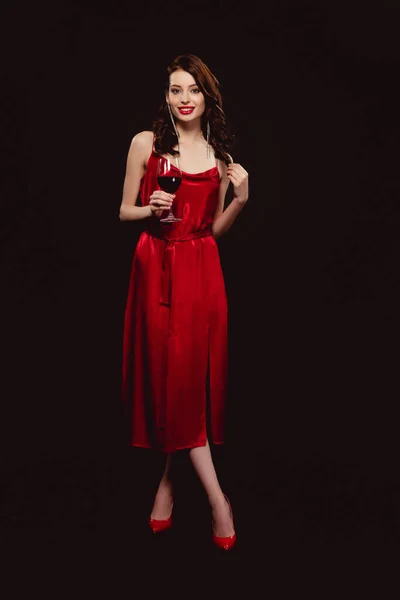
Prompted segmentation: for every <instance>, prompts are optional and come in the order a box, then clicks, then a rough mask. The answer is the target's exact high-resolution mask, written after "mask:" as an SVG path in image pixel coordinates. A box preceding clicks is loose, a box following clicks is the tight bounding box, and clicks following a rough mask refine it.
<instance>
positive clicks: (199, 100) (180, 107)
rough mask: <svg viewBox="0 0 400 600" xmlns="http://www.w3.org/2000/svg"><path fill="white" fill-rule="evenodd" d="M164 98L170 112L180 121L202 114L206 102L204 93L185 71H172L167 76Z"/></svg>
mask: <svg viewBox="0 0 400 600" xmlns="http://www.w3.org/2000/svg"><path fill="white" fill-rule="evenodd" d="M166 100H167V102H168V103H169V104H170V106H171V109H172V114H173V115H174V117H176V118H177V119H180V120H181V121H193V120H194V119H196V118H197V119H198V118H200V117H201V115H202V114H203V112H204V110H205V108H206V103H205V100H204V95H203V93H202V92H201V90H200V88H199V86H198V85H197V83H196V80H195V79H194V77H193V75H191V74H190V73H188V72H187V71H182V70H179V71H174V72H173V73H171V75H170V77H169V90H168V93H167V95H166Z"/></svg>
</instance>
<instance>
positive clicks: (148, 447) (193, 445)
mask: <svg viewBox="0 0 400 600" xmlns="http://www.w3.org/2000/svg"><path fill="white" fill-rule="evenodd" d="M211 443H212V444H214V445H216V446H222V445H223V444H224V443H225V442H213V441H212V440H211ZM205 445H206V444H192V445H190V446H179V447H177V448H174V450H169V451H166V450H164V448H158V447H156V446H151V445H145V444H133V443H131V444H130V446H131V447H132V448H147V449H148V450H161V451H162V452H166V453H169V452H176V451H177V450H188V449H191V448H204V446H205Z"/></svg>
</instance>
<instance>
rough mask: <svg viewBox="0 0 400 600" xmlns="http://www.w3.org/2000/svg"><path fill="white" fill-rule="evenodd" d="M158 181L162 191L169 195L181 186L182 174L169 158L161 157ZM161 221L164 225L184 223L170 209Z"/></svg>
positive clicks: (158, 167) (158, 165) (158, 166)
mask: <svg viewBox="0 0 400 600" xmlns="http://www.w3.org/2000/svg"><path fill="white" fill-rule="evenodd" d="M157 181H158V185H159V186H160V188H161V189H162V190H164V191H165V192H167V193H168V194H174V193H175V192H176V190H177V189H178V187H179V186H180V185H181V181H182V172H181V170H180V169H179V168H178V167H176V166H175V165H173V164H172V163H171V160H170V159H169V158H165V157H164V156H161V157H160V158H159V159H158V164H157ZM160 221H161V222H162V223H174V222H175V221H182V219H180V218H179V217H175V216H174V215H173V213H172V210H171V209H169V213H168V215H167V216H166V217H164V218H163V219H160Z"/></svg>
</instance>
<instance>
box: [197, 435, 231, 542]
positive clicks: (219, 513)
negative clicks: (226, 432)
mask: <svg viewBox="0 0 400 600" xmlns="http://www.w3.org/2000/svg"><path fill="white" fill-rule="evenodd" d="M189 453H190V459H191V461H192V463H193V466H194V468H195V470H196V472H197V475H198V476H199V478H200V481H201V483H202V484H203V487H204V489H205V491H206V493H207V496H208V501H209V503H210V505H211V509H212V516H213V519H214V533H215V535H217V536H220V537H229V536H231V535H233V534H234V533H235V530H234V528H233V524H232V521H231V518H230V511H229V507H228V504H227V502H226V500H225V498H224V495H223V492H222V490H221V487H220V485H219V481H218V477H217V474H216V472H215V468H214V463H213V460H212V456H211V451H210V446H209V443H208V440H207V443H206V445H205V446H201V447H199V448H192V449H191V450H190V451H189Z"/></svg>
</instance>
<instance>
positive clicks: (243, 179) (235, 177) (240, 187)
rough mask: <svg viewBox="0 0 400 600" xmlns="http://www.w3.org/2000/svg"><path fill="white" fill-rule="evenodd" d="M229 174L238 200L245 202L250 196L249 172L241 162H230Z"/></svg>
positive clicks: (234, 194)
mask: <svg viewBox="0 0 400 600" xmlns="http://www.w3.org/2000/svg"><path fill="white" fill-rule="evenodd" d="M226 173H227V176H228V178H229V181H231V182H232V184H233V196H234V198H236V200H237V201H238V202H240V203H241V204H244V203H245V202H247V199H248V197H249V174H248V172H247V171H246V170H245V169H244V168H243V167H242V165H239V163H234V162H232V163H230V164H229V165H228V167H227V171H226Z"/></svg>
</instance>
